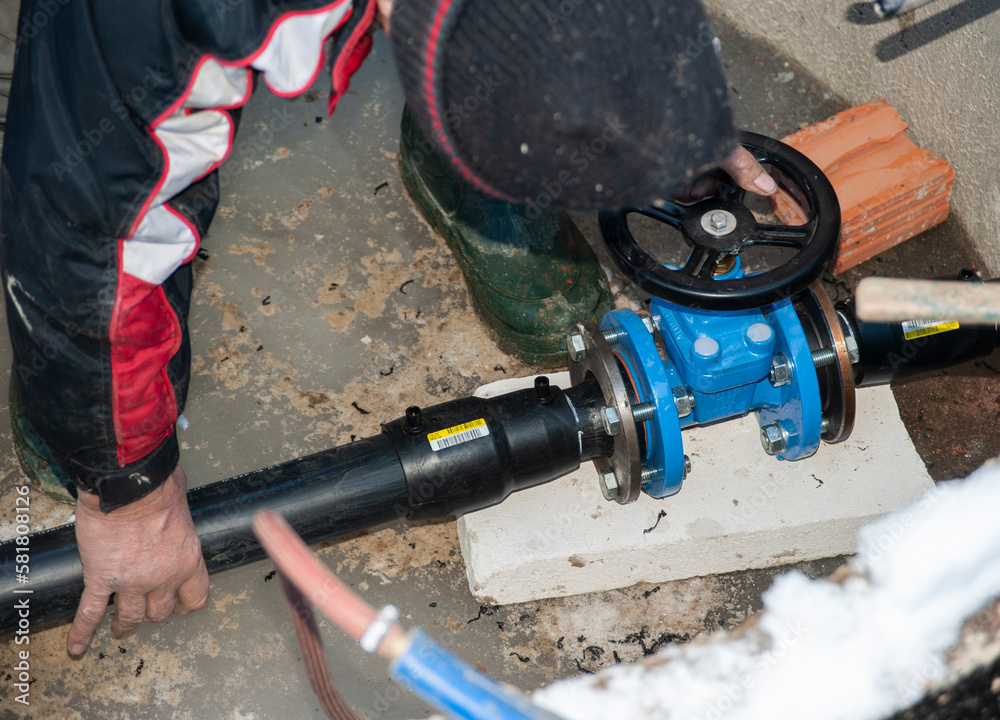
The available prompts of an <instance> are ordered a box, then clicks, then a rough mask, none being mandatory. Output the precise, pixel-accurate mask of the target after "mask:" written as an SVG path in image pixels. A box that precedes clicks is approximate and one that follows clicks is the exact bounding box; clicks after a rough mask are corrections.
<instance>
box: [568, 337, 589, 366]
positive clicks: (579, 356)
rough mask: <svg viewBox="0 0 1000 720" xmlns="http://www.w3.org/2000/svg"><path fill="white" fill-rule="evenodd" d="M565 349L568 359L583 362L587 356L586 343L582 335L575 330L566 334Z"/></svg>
mask: <svg viewBox="0 0 1000 720" xmlns="http://www.w3.org/2000/svg"><path fill="white" fill-rule="evenodd" d="M566 350H567V352H568V353H569V359H570V360H572V361H573V362H583V361H584V360H585V359H586V358H587V344H586V343H585V342H584V340H583V335H582V334H580V333H579V332H577V331H575V330H574V331H573V332H571V333H570V334H569V335H567V336H566Z"/></svg>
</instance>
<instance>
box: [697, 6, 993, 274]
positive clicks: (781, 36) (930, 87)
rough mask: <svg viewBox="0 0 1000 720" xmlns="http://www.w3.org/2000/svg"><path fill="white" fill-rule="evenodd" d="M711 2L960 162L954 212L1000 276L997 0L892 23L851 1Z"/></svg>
mask: <svg viewBox="0 0 1000 720" xmlns="http://www.w3.org/2000/svg"><path fill="white" fill-rule="evenodd" d="M704 2H705V5H706V7H707V8H708V10H709V12H710V14H712V15H716V16H722V17H724V18H726V19H727V20H729V21H730V22H731V23H733V24H735V25H736V26H737V27H739V28H741V29H742V30H744V31H746V32H748V33H750V34H751V35H754V36H756V37H758V38H760V39H762V40H763V41H765V42H767V43H768V44H770V45H772V46H774V47H775V48H777V49H778V50H780V51H781V52H783V53H785V54H786V55H788V56H790V57H792V58H794V59H795V60H797V61H798V62H800V63H801V64H802V65H803V66H804V67H805V68H806V69H807V70H808V71H809V72H810V73H812V74H813V75H815V77H816V78H817V79H818V80H819V81H820V82H822V83H823V84H825V85H827V86H828V87H829V89H830V90H832V91H834V92H835V93H837V94H838V95H840V96H842V97H843V98H844V99H845V100H847V101H848V102H849V103H851V104H853V105H857V104H860V103H863V102H867V101H868V100H874V99H877V98H885V99H886V100H888V101H889V103H890V104H891V105H892V106H893V107H894V108H896V110H897V111H899V113H900V114H901V115H902V116H903V119H904V120H905V121H907V122H908V123H909V124H910V130H909V133H910V137H911V138H912V139H913V141H914V142H915V143H916V144H917V145H919V146H920V147H923V148H926V149H928V150H930V151H932V152H934V153H936V154H938V155H940V156H941V157H943V158H944V159H946V160H948V161H949V162H950V163H951V164H952V165H953V166H954V168H955V189H954V192H953V195H952V212H953V213H954V215H955V217H956V218H957V219H958V220H959V221H960V222H961V224H962V226H963V227H964V229H965V231H966V232H967V233H968V234H969V236H970V237H971V239H972V241H973V243H974V244H975V247H976V249H977V250H978V251H979V253H980V255H981V256H982V258H983V260H984V262H985V263H986V266H987V267H986V268H985V270H986V272H987V273H988V274H989V275H990V276H991V277H1000V119H998V118H1000V11H996V12H990V10H991V9H993V8H1000V2H997V0H958V1H957V2H956V1H955V0H938V2H933V3H931V4H930V5H927V6H925V7H923V8H921V9H919V10H917V11H916V12H914V13H912V14H910V15H907V16H904V17H902V18H896V19H894V20H890V21H887V22H874V19H873V17H870V16H871V13H870V10H869V11H868V12H867V13H860V14H859V12H858V11H857V10H856V9H855V8H856V7H858V6H862V5H864V6H865V7H866V8H867V7H869V6H870V4H871V3H852V2H845V1H844V0H825V1H824V0H797V1H796V2H793V1H792V0H752V1H751V2H737V1H736V0H704ZM977 16H979V17H978V19H973V18H976V17H977ZM849 17H851V18H854V19H861V20H864V19H865V18H866V17H868V22H869V23H871V24H857V23H856V22H851V21H850V20H849V19H848V18H849ZM966 21H971V22H968V24H965V25H964V26H962V23H963V22H966ZM948 28H954V29H953V31H952V32H949V33H946V34H942V31H944V30H946V29H948ZM816 119H817V120H820V119H822V118H816Z"/></svg>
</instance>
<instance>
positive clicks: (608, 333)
mask: <svg viewBox="0 0 1000 720" xmlns="http://www.w3.org/2000/svg"><path fill="white" fill-rule="evenodd" d="M625 334H626V333H625V331H624V330H619V329H618V328H613V327H609V328H604V329H603V330H601V335H603V336H604V340H605V342H607V343H608V345H617V344H618V341H619V340H621V339H622V338H623V337H625Z"/></svg>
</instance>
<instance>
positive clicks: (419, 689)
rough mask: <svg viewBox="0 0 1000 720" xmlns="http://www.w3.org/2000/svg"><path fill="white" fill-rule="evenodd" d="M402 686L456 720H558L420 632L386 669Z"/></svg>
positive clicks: (417, 632)
mask: <svg viewBox="0 0 1000 720" xmlns="http://www.w3.org/2000/svg"><path fill="white" fill-rule="evenodd" d="M389 670H390V672H391V673H392V676H393V677H394V678H395V679H396V680H397V681H399V682H400V683H401V684H402V685H404V686H405V687H407V688H408V689H410V690H412V691H413V692H415V693H417V694H418V695H420V696H421V697H422V698H424V699H425V700H427V701H428V702H430V703H432V704H433V705H434V706H435V707H437V709H438V710H440V711H441V712H444V713H446V714H447V715H448V716H449V717H452V718H457V719H459V720H561V719H560V718H559V717H558V716H557V715H553V714H552V713H550V712H548V711H546V710H542V709H541V708H539V707H536V706H535V705H532V704H531V702H530V701H529V700H528V699H527V698H526V697H525V696H523V695H521V694H520V693H518V692H517V691H516V690H512V689H509V688H506V687H504V686H503V685H501V684H500V683H498V682H497V681H496V680H494V679H493V678H490V677H487V676H486V675H483V674H482V673H480V672H479V671H477V670H476V669H475V668H473V667H472V666H470V665H469V664H467V663H466V662H465V661H463V660H460V659H459V658H457V657H455V656H454V655H452V654H451V653H450V652H448V651H447V650H445V649H444V648H442V647H441V646H440V645H438V644H437V643H436V642H434V641H433V640H431V639H430V638H429V637H427V635H426V634H425V633H424V632H423V631H422V630H420V629H418V628H414V629H413V630H412V631H411V633H410V646H409V648H407V650H406V652H404V653H403V654H402V655H401V656H399V657H398V658H397V659H396V660H395V661H394V662H393V664H392V666H391V667H390V668H389Z"/></svg>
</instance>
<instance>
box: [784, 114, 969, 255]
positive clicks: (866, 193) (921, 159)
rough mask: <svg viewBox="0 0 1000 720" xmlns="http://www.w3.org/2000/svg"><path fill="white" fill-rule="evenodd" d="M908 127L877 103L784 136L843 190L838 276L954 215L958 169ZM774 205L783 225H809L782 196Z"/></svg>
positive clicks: (837, 187)
mask: <svg viewBox="0 0 1000 720" xmlns="http://www.w3.org/2000/svg"><path fill="white" fill-rule="evenodd" d="M907 127H909V126H908V125H907V124H906V123H905V122H904V121H903V119H902V118H901V117H900V116H899V113H897V112H896V111H895V110H893V109H892V107H890V105H889V104H888V103H887V102H886V101H885V100H875V101H872V102H869V103H865V104H864V105H859V106H858V107H854V108H851V109H849V110H845V111H844V112H842V113H838V114H837V115H834V116H833V117H831V118H828V119H827V120H824V121H823V122H819V123H816V124H814V125H811V126H809V127H807V128H805V129H803V130H800V131H799V132H797V133H795V134H793V135H790V136H788V137H786V138H784V142H786V143H787V144H789V145H791V146H792V147H795V148H797V149H798V150H799V151H800V152H802V153H803V154H805V155H806V156H807V157H809V158H810V159H812V161H813V162H815V163H816V164H817V165H818V166H819V167H820V168H821V169H822V170H823V171H824V172H825V173H826V175H827V177H829V178H830V182H831V183H832V184H833V187H834V190H836V192H837V199H838V200H839V201H840V211H841V223H842V228H841V238H840V246H839V249H838V251H837V255H836V256H835V259H834V263H833V269H834V273H840V272H843V271H844V270H846V269H848V268H850V267H853V266H854V265H857V264H858V263H860V262H863V261H865V260H867V259H869V258H871V257H873V256H874V255H877V254H878V253H880V252H883V251H884V250H888V249H889V248H890V247H894V246H895V245H898V244H899V243H901V242H903V241H904V240H908V239H909V238H911V237H913V236H914V235H916V234H918V233H920V232H923V231H924V230H927V229H928V228H931V227H933V226H934V225H937V224H938V223H941V222H944V220H945V219H946V218H947V217H948V207H949V200H950V198H951V190H952V186H953V185H954V182H955V175H954V173H953V172H952V169H951V165H949V164H948V163H947V162H946V161H944V160H942V159H941V158H939V157H937V156H936V155H934V154H933V153H931V152H928V151H927V150H922V149H920V148H918V147H917V146H916V145H914V144H913V143H912V142H911V141H910V139H909V137H907V135H906V129H907ZM771 207H772V208H773V209H774V211H775V213H776V214H777V215H778V217H779V218H780V219H781V220H782V221H783V222H786V223H790V224H798V223H801V222H803V221H804V220H805V214H804V212H803V211H802V209H801V208H800V207H799V206H798V205H797V204H796V203H795V201H794V200H793V199H792V198H791V196H790V195H789V194H788V193H786V192H784V191H783V190H779V191H778V192H777V193H776V194H775V195H774V196H772V198H771Z"/></svg>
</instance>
